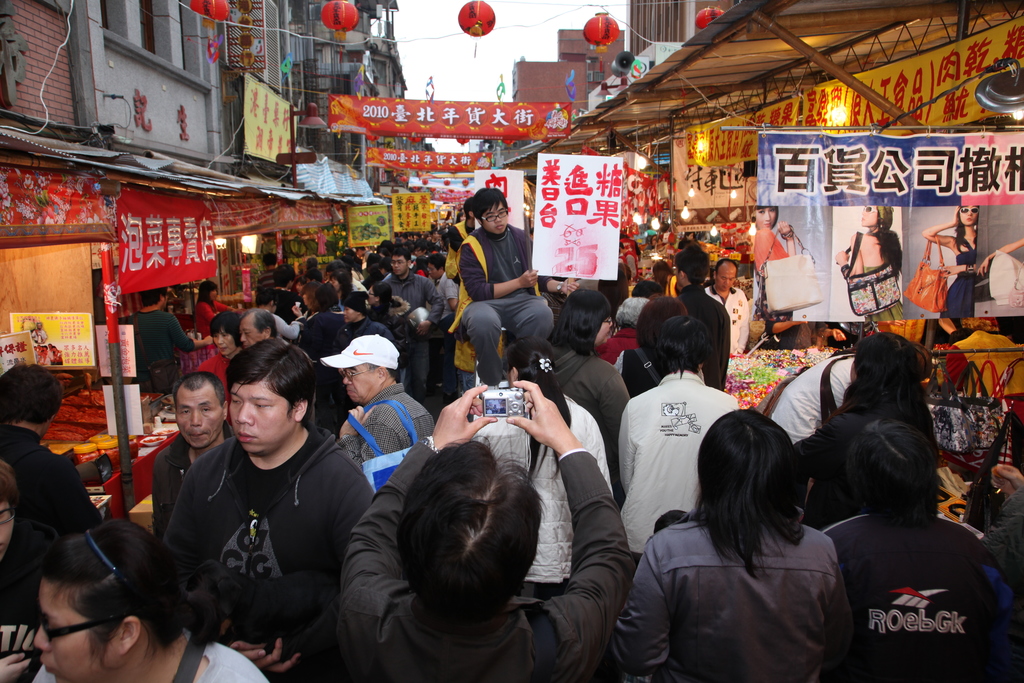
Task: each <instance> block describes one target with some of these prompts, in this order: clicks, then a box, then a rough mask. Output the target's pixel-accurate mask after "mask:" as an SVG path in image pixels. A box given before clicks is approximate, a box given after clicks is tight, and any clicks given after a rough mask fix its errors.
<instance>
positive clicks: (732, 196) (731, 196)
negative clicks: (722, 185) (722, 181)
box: [729, 190, 736, 199]
mask: <svg viewBox="0 0 1024 683" xmlns="http://www.w3.org/2000/svg"><path fill="white" fill-rule="evenodd" d="M729 198H730V199H736V190H733V191H732V192H730V193H729Z"/></svg>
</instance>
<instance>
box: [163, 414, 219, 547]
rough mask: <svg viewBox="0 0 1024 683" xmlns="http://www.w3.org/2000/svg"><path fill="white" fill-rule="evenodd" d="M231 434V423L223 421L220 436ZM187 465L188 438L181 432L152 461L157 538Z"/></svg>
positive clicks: (164, 527)
mask: <svg viewBox="0 0 1024 683" xmlns="http://www.w3.org/2000/svg"><path fill="white" fill-rule="evenodd" d="M232 435H233V432H232V431H231V426H230V425H229V424H228V423H227V422H225V423H224V438H225V439H230V438H231V437H232ZM191 466H192V461H191V460H190V459H189V457H188V442H186V441H185V437H183V436H182V435H181V434H178V436H176V437H174V441H172V442H171V444H170V445H169V446H168V447H167V448H165V449H164V450H162V451H160V452H159V453H157V456H156V460H154V461H153V533H154V534H156V537H157V538H163V537H164V534H165V533H167V525H168V524H169V523H170V521H171V512H173V511H174V501H176V500H178V494H179V493H180V492H181V485H182V483H184V481H185V473H186V472H188V469H189V467H191Z"/></svg>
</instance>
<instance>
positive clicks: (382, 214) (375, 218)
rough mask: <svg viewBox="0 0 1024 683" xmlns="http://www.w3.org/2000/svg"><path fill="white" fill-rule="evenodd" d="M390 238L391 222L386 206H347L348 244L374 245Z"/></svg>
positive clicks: (357, 245)
mask: <svg viewBox="0 0 1024 683" xmlns="http://www.w3.org/2000/svg"><path fill="white" fill-rule="evenodd" d="M389 239H391V223H390V222H389V221H388V207H386V206H380V205H374V206H350V207H348V246H350V247H376V246H377V245H378V244H380V243H381V242H383V241H384V240H389Z"/></svg>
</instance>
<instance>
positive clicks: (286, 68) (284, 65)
mask: <svg viewBox="0 0 1024 683" xmlns="http://www.w3.org/2000/svg"><path fill="white" fill-rule="evenodd" d="M293 64H295V60H294V59H293V58H292V53H291V52H289V53H288V54H287V55H285V57H284V61H283V62H281V80H282V81H284V80H287V79H288V76H290V75H291V73H292V65H293Z"/></svg>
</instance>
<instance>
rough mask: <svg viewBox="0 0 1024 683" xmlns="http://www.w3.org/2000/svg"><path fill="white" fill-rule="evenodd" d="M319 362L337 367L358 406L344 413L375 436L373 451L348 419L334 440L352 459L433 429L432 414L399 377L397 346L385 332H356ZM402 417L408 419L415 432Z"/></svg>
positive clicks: (394, 447)
mask: <svg viewBox="0 0 1024 683" xmlns="http://www.w3.org/2000/svg"><path fill="white" fill-rule="evenodd" d="M320 362H321V363H323V364H324V365H327V366H329V367H332V368H337V369H338V371H339V372H340V373H341V380H342V382H343V383H344V385H345V389H346V391H347V392H348V397H349V398H351V399H352V401H353V402H354V403H355V404H356V406H357V407H356V408H355V409H354V410H352V411H350V412H349V415H351V417H352V419H354V420H356V421H357V422H358V423H359V424H360V426H361V427H362V429H363V430H364V431H365V432H366V433H367V434H369V435H370V436H371V437H373V440H374V441H375V442H376V445H377V452H375V451H374V449H373V447H372V446H371V445H370V444H369V443H368V442H367V440H366V438H364V436H363V435H362V434H361V433H360V432H359V430H357V429H356V428H355V427H353V426H352V423H351V421H350V420H347V421H346V422H345V423H344V424H343V425H342V427H341V432H340V434H339V436H340V440H339V441H338V444H339V445H340V446H341V450H342V451H344V452H345V454H346V455H348V456H349V457H351V458H352V459H353V460H354V461H355V462H356V463H358V464H362V463H364V462H366V461H367V460H370V459H371V458H375V457H377V455H383V454H385V453H394V452H395V451H400V450H403V449H405V448H409V447H410V446H412V445H413V443H414V442H415V441H417V440H418V439H422V438H425V437H428V436H430V435H431V434H433V433H434V418H433V417H431V416H430V413H428V412H427V409H426V408H424V407H423V406H422V405H420V403H418V402H417V401H415V400H413V398H412V396H410V395H409V394H407V393H405V387H404V386H402V384H401V383H400V382H399V381H398V349H397V348H395V345H394V344H392V343H391V342H390V341H388V340H387V339H385V338H384V337H382V336H380V335H378V334H368V335H365V336H362V337H356V338H355V339H354V340H352V343H351V344H349V345H348V346H347V347H346V348H345V350H344V351H342V352H341V353H339V354H338V355H336V356H328V357H327V358H321V359H320ZM403 418H404V419H405V420H407V421H410V422H411V423H412V425H413V427H414V429H415V432H416V434H415V435H413V434H410V433H409V430H408V429H406V427H405V424H403Z"/></svg>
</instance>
